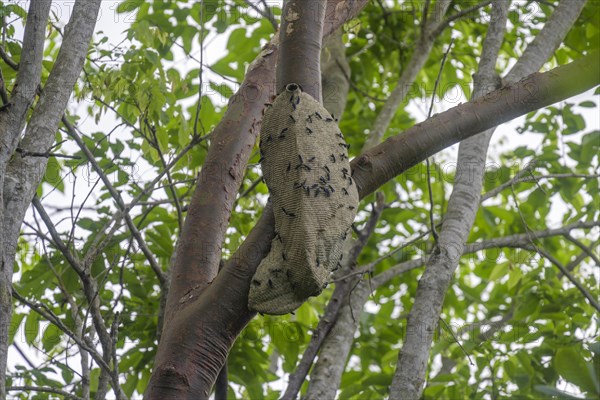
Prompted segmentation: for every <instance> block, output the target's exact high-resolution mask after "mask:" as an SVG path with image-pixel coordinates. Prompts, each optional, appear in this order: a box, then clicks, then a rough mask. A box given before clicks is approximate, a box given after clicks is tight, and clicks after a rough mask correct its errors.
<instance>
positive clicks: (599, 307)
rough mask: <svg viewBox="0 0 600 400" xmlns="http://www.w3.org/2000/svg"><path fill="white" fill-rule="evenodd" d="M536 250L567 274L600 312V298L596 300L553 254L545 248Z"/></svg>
mask: <svg viewBox="0 0 600 400" xmlns="http://www.w3.org/2000/svg"><path fill="white" fill-rule="evenodd" d="M535 251H536V252H537V253H538V254H540V255H541V256H542V257H544V258H546V259H547V260H548V261H550V262H551V263H552V264H554V265H555V266H556V268H558V269H559V270H560V272H561V273H562V274H563V275H564V276H566V277H567V279H568V280H570V281H571V283H572V284H573V285H575V287H576V288H577V289H579V291H580V292H581V294H583V296H584V297H585V298H586V299H587V300H588V301H589V303H590V305H591V306H592V307H594V308H595V309H596V311H598V312H600V304H599V303H598V300H596V297H595V296H593V295H592V294H591V293H590V292H589V291H588V290H587V288H585V287H584V286H583V285H582V284H581V283H580V282H579V281H578V280H577V279H575V277H574V276H573V275H571V273H570V272H569V271H568V270H567V269H566V268H565V267H564V265H562V263H561V262H560V261H558V260H557V259H556V258H555V257H554V256H553V255H552V254H550V253H548V252H547V251H546V250H544V249H540V248H538V247H536V250H535Z"/></svg>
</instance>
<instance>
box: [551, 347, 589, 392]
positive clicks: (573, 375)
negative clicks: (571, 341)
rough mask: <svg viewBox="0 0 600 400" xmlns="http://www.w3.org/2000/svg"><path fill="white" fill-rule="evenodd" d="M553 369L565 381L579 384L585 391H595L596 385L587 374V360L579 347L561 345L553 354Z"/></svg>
mask: <svg viewBox="0 0 600 400" xmlns="http://www.w3.org/2000/svg"><path fill="white" fill-rule="evenodd" d="M554 369H556V371H557V372H558V373H559V374H560V376H562V377H563V378H564V379H565V380H566V381H567V382H570V383H572V384H574V385H577V386H579V388H580V389H581V390H582V391H584V392H587V393H595V392H596V385H595V383H594V379H592V377H591V376H590V374H589V370H588V367H587V362H586V361H585V359H584V358H583V356H582V355H581V348H576V347H575V346H571V347H561V348H560V349H558V350H557V351H556V355H555V356H554Z"/></svg>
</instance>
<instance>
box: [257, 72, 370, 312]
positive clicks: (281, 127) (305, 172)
mask: <svg viewBox="0 0 600 400" xmlns="http://www.w3.org/2000/svg"><path fill="white" fill-rule="evenodd" d="M348 147H349V146H348V145H347V144H346V141H345V140H344V136H343V135H342V133H341V132H340V130H339V128H338V126H337V123H336V121H335V120H334V118H333V117H332V116H331V115H330V114H329V112H327V110H325V108H324V107H323V106H322V105H321V103H319V102H318V101H317V100H315V99H314V98H313V97H312V96H310V95H308V94H306V93H303V92H302V91H301V90H300V88H299V87H298V85H296V84H290V85H288V86H287V87H286V90H285V91H283V92H282V93H281V94H280V95H279V96H277V98H276V99H275V101H274V102H273V104H272V105H271V106H269V107H268V109H267V110H266V112H265V115H264V119H263V125H262V129H261V135H260V150H261V154H262V161H261V165H262V171H263V176H264V179H265V182H266V184H267V187H268V188H269V192H270V193H271V201H272V204H273V212H274V214H275V238H274V239H273V241H272V243H271V251H270V253H269V254H268V255H267V257H265V258H264V259H263V260H262V261H261V263H260V265H259V266H258V268H257V270H256V273H255V274H254V276H253V277H252V282H251V285H250V294H249V307H250V309H252V310H255V311H258V312H261V313H264V314H286V313H289V312H291V311H293V310H295V309H296V308H298V307H299V306H300V305H301V304H302V303H303V302H304V301H306V299H307V298H308V297H310V296H316V295H318V294H319V293H321V291H322V290H323V288H324V287H325V286H326V285H327V281H328V279H329V275H330V273H331V272H332V271H334V270H336V269H337V268H338V267H339V265H340V260H341V259H342V256H343V254H342V243H343V241H344V240H345V238H346V236H347V235H348V233H349V230H350V227H351V224H352V221H353V220H354V217H355V216H356V211H357V206H358V192H357V189H356V185H355V184H354V181H353V179H352V176H351V172H350V163H349V160H348Z"/></svg>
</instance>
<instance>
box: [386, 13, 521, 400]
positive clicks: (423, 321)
mask: <svg viewBox="0 0 600 400" xmlns="http://www.w3.org/2000/svg"><path fill="white" fill-rule="evenodd" d="M508 7H509V3H508V2H497V3H495V4H494V7H493V8H492V14H491V15H492V17H491V22H490V24H489V27H488V31H487V34H486V37H485V39H484V42H483V49H482V55H481V58H480V60H479V68H478V70H477V73H476V74H475V76H474V97H475V98H479V97H481V96H483V95H485V94H486V93H487V92H489V91H491V90H493V89H496V88H497V87H498V86H500V85H499V77H498V75H497V74H496V70H495V67H496V61H497V58H498V52H499V51H500V47H501V46H502V42H503V40H504V32H505V30H506V22H507V20H508ZM493 132H494V130H493V129H490V130H487V131H485V132H483V133H481V134H479V135H476V136H473V137H470V138H468V139H467V140H465V141H464V142H462V143H461V144H460V146H459V150H458V160H457V164H458V168H459V173H457V176H456V180H455V183H454V187H453V190H452V194H451V195H450V199H449V201H448V208H447V211H446V215H445V216H444V222H443V225H442V229H441V231H440V234H439V237H437V238H436V246H435V249H434V251H433V254H432V255H431V256H430V257H428V259H427V267H426V270H425V273H424V274H423V275H422V276H421V279H420V280H419V285H418V287H417V292H416V295H415V300H414V304H413V307H412V309H411V311H410V314H409V317H408V322H407V327H406V332H407V334H406V338H405V340H404V344H403V346H402V350H401V351H400V354H399V356H398V363H397V365H396V372H395V374H394V378H393V380H392V384H391V386H390V399H392V400H399V399H402V398H408V399H417V398H419V397H420V396H421V392H422V390H423V389H422V388H423V384H422V382H423V381H424V379H425V373H426V370H427V361H428V359H429V348H430V346H431V340H432V339H433V336H432V332H433V331H434V328H435V323H436V322H437V321H438V320H439V311H441V306H442V303H443V299H444V296H445V291H446V287H447V286H448V285H449V284H450V282H451V277H452V275H453V272H454V270H455V269H456V268H457V267H458V261H459V257H460V255H461V254H462V249H463V248H464V244H465V242H466V241H467V238H468V235H469V232H470V231H471V227H472V225H473V222H474V221H475V215H476V213H477V210H478V209H479V196H480V194H481V187H482V185H483V174H484V172H485V171H484V170H485V159H486V155H487V148H488V145H489V142H490V139H491V137H492V134H493ZM432 229H433V228H432ZM456 253H457V254H456ZM456 256H458V257H456ZM438 308H439V310H438ZM434 316H435V317H434ZM432 318H435V320H434V321H433V323H431V319H432ZM423 327H425V330H424V331H420V332H415V331H413V330H412V329H415V328H416V329H421V328H423Z"/></svg>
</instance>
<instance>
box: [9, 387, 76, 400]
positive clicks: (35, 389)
mask: <svg viewBox="0 0 600 400" xmlns="http://www.w3.org/2000/svg"><path fill="white" fill-rule="evenodd" d="M17 390H18V391H22V392H23V391H26V392H27V391H28V392H40V393H52V394H58V395H60V396H62V397H63V398H64V399H70V400H83V398H82V397H79V396H75V395H74V394H72V393H69V392H66V391H64V390H61V389H57V388H53V387H48V386H7V387H6V391H11V392H14V391H17Z"/></svg>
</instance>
